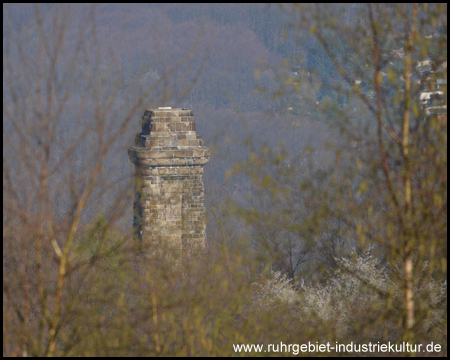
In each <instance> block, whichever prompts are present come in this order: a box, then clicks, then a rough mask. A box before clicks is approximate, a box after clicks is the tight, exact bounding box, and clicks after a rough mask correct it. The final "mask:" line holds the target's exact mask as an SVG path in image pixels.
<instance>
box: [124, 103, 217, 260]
mask: <svg viewBox="0 0 450 360" xmlns="http://www.w3.org/2000/svg"><path fill="white" fill-rule="evenodd" d="M128 156H129V158H130V160H131V162H132V163H133V164H134V165H135V169H136V177H135V180H136V182H135V198H134V222H133V226H134V229H135V232H136V234H137V236H138V238H139V240H140V242H141V248H142V249H143V252H144V253H149V254H150V253H154V252H156V251H164V252H166V251H169V249H170V251H171V252H173V251H175V252H176V253H177V254H178V255H181V256H185V255H187V254H189V253H190V252H191V251H192V250H194V249H198V248H202V247H204V246H205V243H206V216H205V199H204V186H203V166H204V165H205V164H206V163H207V162H208V161H209V157H210V152H209V149H208V148H206V147H204V146H203V140H202V138H201V136H200V135H197V134H196V133H195V122H194V114H193V113H192V111H191V110H187V109H175V108H174V109H172V108H170V107H160V108H159V109H148V110H146V111H145V112H144V115H143V116H142V132H140V133H138V134H137V135H136V139H135V146H132V147H130V148H128Z"/></svg>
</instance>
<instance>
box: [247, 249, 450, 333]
mask: <svg viewBox="0 0 450 360" xmlns="http://www.w3.org/2000/svg"><path fill="white" fill-rule="evenodd" d="M336 262H337V264H338V270H337V271H335V272H334V273H333V274H332V276H331V277H330V279H329V281H328V283H327V284H325V285H322V286H309V285H306V284H305V283H304V282H301V284H300V288H299V290H300V291H299V290H296V289H294V287H293V286H292V284H291V282H290V281H289V279H287V278H286V277H285V276H284V275H283V274H282V273H280V272H275V273H273V275H272V278H271V279H270V280H266V282H265V283H264V284H253V285H254V286H255V288H256V290H255V292H254V302H255V303H254V307H256V309H258V310H262V309H266V310H267V309H270V308H274V307H280V306H286V307H288V308H289V309H290V311H291V312H292V316H294V317H296V318H298V320H299V321H305V320H306V319H308V326H311V325H313V326H317V327H319V326H325V327H327V328H328V329H329V330H330V331H332V333H333V338H334V339H336V340H343V339H354V340H357V339H358V338H361V339H362V338H365V339H368V340H372V341H374V340H381V339H384V340H387V339H386V337H387V338H388V339H389V340H399V339H400V338H401V331H400V329H401V320H402V311H403V296H404V295H403V293H402V289H403V288H402V282H401V281H399V279H400V280H401V279H402V278H403V277H402V275H403V272H402V269H403V267H402V266H401V264H399V265H398V266H396V267H394V268H393V269H392V270H391V269H389V268H388V267H386V266H381V264H380V261H379V260H377V259H376V258H375V257H374V256H373V255H371V249H369V250H368V251H366V252H365V253H363V254H362V255H359V256H358V255H357V254H356V252H355V251H353V253H352V254H351V257H350V258H341V259H336ZM427 266H428V265H427V263H424V264H423V266H422V268H421V269H420V272H419V274H418V278H417V281H416V283H417V285H416V287H415V298H416V302H417V303H418V304H419V308H420V310H422V311H421V314H422V317H421V318H420V317H418V322H420V323H419V324H418V328H417V330H418V332H419V333H421V334H424V333H430V332H433V333H440V336H446V323H445V321H446V318H447V315H446V305H445V304H446V300H447V283H446V282H444V283H441V284H439V283H437V282H436V281H435V280H434V279H433V278H431V279H430V278H429V277H427V278H426V279H427V280H426V279H425V275H426V269H427ZM311 321H312V323H311Z"/></svg>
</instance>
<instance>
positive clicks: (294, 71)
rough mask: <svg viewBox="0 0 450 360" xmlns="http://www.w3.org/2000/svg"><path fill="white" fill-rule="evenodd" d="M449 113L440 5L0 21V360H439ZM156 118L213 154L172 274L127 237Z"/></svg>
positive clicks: (172, 8) (138, 11) (157, 8)
mask: <svg viewBox="0 0 450 360" xmlns="http://www.w3.org/2000/svg"><path fill="white" fill-rule="evenodd" d="M446 99H447V5H446V4H424V5H417V4H329V5H323V4H322V5H321V4H311V5H294V4H288V5H267V4H266V5H254V4H109V5H107V4H102V5H95V6H94V5H80V4H71V5H69V4H42V5H29V4H4V5H3V214H4V215H3V298H4V302H3V344H4V345H3V354H4V355H6V356H16V355H23V356H28V355H32V356H44V355H50V356H53V355H56V356H80V355H81V356H124V355H127V356H130V355H131V356H134V355H136V356H157V355H162V356H172V355H182V356H224V355H225V356H230V355H234V354H239V353H240V354H241V355H255V354H256V355H258V354H257V352H255V351H253V352H250V351H249V352H245V351H237V350H236V348H235V347H234V346H233V345H236V344H264V346H267V345H268V344H275V343H278V344H279V343H280V342H282V343H284V344H303V343H308V342H314V343H319V344H326V343H327V342H331V343H333V344H336V345H337V343H341V344H350V343H351V342H353V343H358V344H368V343H369V342H371V343H382V344H385V343H388V342H390V343H396V344H400V343H402V342H406V343H409V344H414V345H420V346H423V347H422V349H421V350H417V351H415V350H412V351H411V349H409V350H405V349H403V350H401V351H399V352H401V353H402V354H405V353H409V354H412V353H413V352H414V353H415V355H419V356H422V355H424V356H429V355H438V356H446V354H447V339H446V338H447V305H446V301H447V282H446V281H447V240H446V239H447V100H446ZM158 107H177V108H187V109H190V110H192V111H193V114H194V115H195V123H196V129H195V130H196V132H197V134H200V135H201V136H202V137H203V139H204V145H205V146H208V147H210V148H211V159H210V161H209V163H208V164H207V165H206V166H205V170H204V171H205V172H204V183H205V197H206V209H207V240H208V241H207V242H208V246H207V249H206V250H205V252H203V253H199V254H195V255H193V256H192V258H191V259H190V261H185V262H183V263H182V264H181V265H180V263H179V262H177V261H176V260H174V259H173V258H171V257H170V256H169V257H168V258H159V257H156V256H155V257H151V256H144V255H143V254H141V253H139V250H138V246H137V244H136V238H135V236H134V235H135V234H133V230H132V225H133V195H134V166H133V164H132V163H131V162H130V161H129V159H128V156H127V148H128V147H129V146H132V145H134V138H135V135H136V133H137V132H138V131H140V129H141V117H142V114H143V113H144V111H145V110H146V109H149V108H158ZM430 343H434V344H435V345H436V344H439V345H440V349H439V351H437V350H435V352H434V354H430V352H427V351H424V350H423V349H424V348H425V346H426V345H427V344H430ZM435 349H436V348H435ZM284 352H285V355H290V354H293V352H292V351H291V350H289V351H284ZM333 352H334V353H337V352H338V351H337V350H336V351H333ZM268 354H270V351H266V354H265V355H268ZM305 354H307V353H305ZM315 354H318V353H317V352H316V353H314V354H310V355H315ZM368 354H369V353H368ZM270 355H280V352H278V353H277V352H276V351H272V353H271V354H270ZM295 355H297V354H295ZM352 355H355V354H352ZM356 355H359V354H356ZM371 355H384V352H383V351H380V350H379V349H378V351H373V352H372V354H371Z"/></svg>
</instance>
